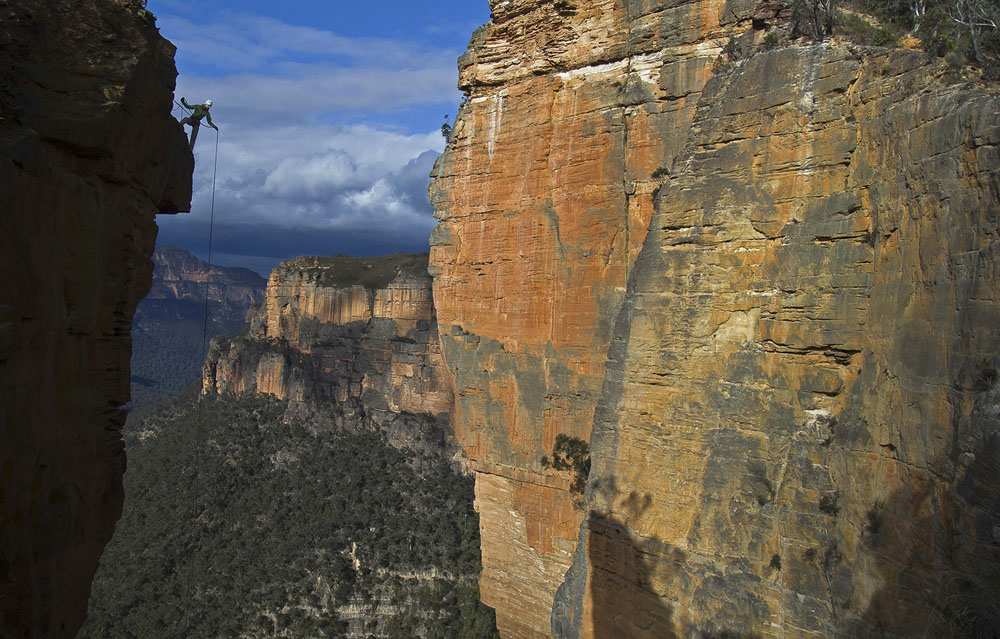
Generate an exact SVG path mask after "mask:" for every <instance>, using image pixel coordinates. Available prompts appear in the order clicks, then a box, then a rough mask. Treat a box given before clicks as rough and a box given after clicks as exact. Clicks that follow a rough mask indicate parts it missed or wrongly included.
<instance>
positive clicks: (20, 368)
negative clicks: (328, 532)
mask: <svg viewBox="0 0 1000 639" xmlns="http://www.w3.org/2000/svg"><path fill="white" fill-rule="evenodd" d="M173 53H174V48H173V46H172V45H171V44H170V43H169V42H167V41H166V40H163V39H162V38H161V37H160V36H159V34H158V32H157V30H156V28H155V24H154V20H153V17H152V15H151V14H149V13H148V12H146V11H145V10H142V9H140V8H139V7H138V3H135V2H123V1H115V0H94V1H88V2H68V1H62V0H54V1H45V2H43V1H41V0H22V1H19V2H16V3H9V2H8V3H2V4H0V59H2V60H3V62H2V63H0V109H2V113H0V118H2V120H0V211H3V214H2V215H0V260H2V263H3V280H4V285H3V288H2V291H0V388H3V401H2V404H3V411H2V414H0V415H2V416H0V635H2V636H4V637H73V636H74V635H75V634H76V631H77V628H78V627H79V625H80V623H81V622H82V620H83V616H84V614H85V612H86V605H87V595H88V592H89V589H90V580H91V578H92V577H93V574H94V570H95V569H96V567H97V561H98V558H99V556H100V553H101V550H102V549H103V547H104V545H105V543H106V542H107V541H108V539H109V538H110V537H111V533H112V531H113V528H114V523H115V521H116V520H117V518H118V516H119V514H120V511H121V500H122V489H121V479H122V473H123V471H124V468H125V456H124V450H123V446H122V442H121V437H120V433H119V430H120V428H121V425H122V423H123V422H124V419H125V415H124V413H123V412H122V411H121V410H120V407H121V406H122V405H124V404H125V403H126V402H127V401H128V399H129V366H128V362H129V352H130V339H129V327H130V325H131V320H132V313H133V311H134V310H135V306H136V304H137V303H138V301H139V300H140V299H141V298H142V296H143V295H145V293H146V291H147V290H148V289H149V285H150V271H151V270H152V263H151V262H150V256H151V255H152V253H153V244H154V240H155V237H156V225H155V223H154V215H155V214H156V213H174V212H177V211H182V210H187V209H188V208H189V207H190V197H191V171H192V167H193V158H192V157H191V154H190V152H189V151H188V150H187V146H186V144H185V136H184V134H183V132H182V130H181V128H180V126H179V125H178V124H177V123H176V121H174V120H173V119H172V118H171V117H170V106H171V100H172V91H173V86H174V79H175V77H176V71H175V68H174V64H173Z"/></svg>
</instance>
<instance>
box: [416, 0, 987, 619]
mask: <svg viewBox="0 0 1000 639" xmlns="http://www.w3.org/2000/svg"><path fill="white" fill-rule="evenodd" d="M491 6H492V8H493V21H492V22H491V23H490V24H488V25H486V26H485V27H483V28H482V29H480V30H479V31H478V32H477V33H476V35H475V36H474V37H473V40H472V43H471V45H470V49H469V51H468V52H467V53H466V54H465V55H464V56H463V57H462V59H461V60H460V78H461V79H460V84H461V88H463V89H465V90H466V92H467V94H468V100H467V101H466V103H465V104H464V105H463V107H462V109H461V111H460V114H459V116H458V118H457V120H456V122H455V126H454V130H453V133H452V138H451V140H450V141H449V146H448V150H447V151H446V153H445V154H444V155H443V156H442V158H441V159H440V160H439V162H438V164H437V165H436V167H435V172H434V175H433V177H434V178H435V180H434V181H433V183H432V185H431V198H432V201H433V202H434V205H435V212H436V215H437V217H438V218H439V219H440V221H441V223H440V225H439V226H438V227H437V229H436V230H435V232H434V234H433V235H432V238H431V244H432V247H431V266H430V270H431V273H432V275H433V276H434V299H435V304H436V306H437V313H438V322H439V326H440V332H441V344H442V350H443V353H444V359H445V362H446V364H447V367H448V370H449V372H450V373H451V375H452V377H453V379H454V383H455V390H456V415H455V430H456V436H457V437H458V439H459V441H460V442H461V443H462V445H463V447H464V448H465V450H466V453H467V455H468V457H469V458H470V460H471V464H472V467H473V469H474V470H476V471H477V473H478V474H477V492H476V496H477V505H478V508H479V510H480V517H481V531H482V544H483V572H482V577H481V591H482V594H483V599H484V601H485V603H487V604H488V605H490V606H493V607H494V608H496V610H497V622H498V627H499V628H500V630H501V633H502V635H503V636H504V637H509V638H513V637H548V636H560V637H595V638H604V637H619V636H620V637H688V636H785V637H790V636H833V635H837V634H841V635H844V636H857V635H858V634H864V633H866V632H867V633H872V632H877V631H878V630H877V629H878V628H887V629H891V631H893V632H897V633H900V634H903V635H906V634H907V633H908V632H911V631H912V630H913V628H912V626H911V625H914V626H915V625H917V624H919V623H924V622H928V621H927V620H928V616H929V615H928V614H923V615H922V616H921V615H917V614H915V613H916V612H920V611H923V612H924V613H928V611H932V610H935V609H934V608H932V607H928V606H926V605H924V604H921V603H913V602H911V603H905V602H906V601H907V597H906V594H905V593H906V592H907V589H908V588H910V587H912V586H913V585H914V584H915V583H916V582H917V581H919V579H916V578H915V576H914V575H915V574H916V573H912V572H908V571H909V570H910V568H911V567H912V566H913V565H915V564H918V563H921V562H920V561H919V560H918V559H917V557H915V556H914V553H913V551H912V550H910V551H907V550H905V549H904V546H906V545H907V544H909V545H911V546H913V547H916V546H918V545H919V544H920V543H923V542H926V543H928V544H930V546H931V547H932V548H933V551H930V555H929V556H930V557H933V558H934V560H933V561H931V562H930V563H931V564H934V565H935V566H936V568H935V569H938V570H939V572H938V573H936V574H937V575H938V577H937V578H936V581H933V580H932V581H933V583H934V584H935V586H934V587H933V588H932V592H933V593H935V594H936V595H942V593H944V592H945V590H944V589H945V586H946V584H944V583H943V582H944V581H946V579H945V578H944V577H941V575H942V574H944V571H945V568H946V567H945V566H943V565H942V563H943V561H944V560H943V557H945V556H946V555H947V551H946V550H945V549H944V546H946V545H947V543H951V542H947V543H946V542H945V541H944V538H943V537H935V536H934V535H933V534H930V535H925V534H923V533H916V532H914V529H915V528H919V527H921V526H923V525H930V526H931V527H932V528H935V529H940V530H943V529H945V528H948V527H949V526H950V525H951V524H952V523H954V522H956V521H959V520H961V521H962V522H964V523H963V525H965V526H966V527H965V528H964V529H963V530H964V532H963V533H962V535H964V536H961V539H963V540H965V541H969V540H971V539H974V538H975V537H976V535H980V534H985V533H981V532H975V530H978V529H977V528H976V526H979V528H980V529H982V530H986V529H987V528H989V529H990V530H993V529H992V528H990V527H991V526H993V525H994V523H991V522H997V523H1000V519H997V518H996V517H997V515H996V513H994V514H989V515H986V514H984V512H985V510H989V508H986V509H985V510H984V508H983V507H982V506H981V505H979V506H977V505H976V504H975V503H973V502H972V501H969V500H968V498H966V497H962V496H961V494H960V492H961V491H960V490H959V488H958V484H959V479H957V478H958V477H959V476H965V475H968V474H969V473H972V475H970V476H975V477H979V476H981V475H982V474H983V473H984V472H985V471H984V470H983V468H987V467H990V464H992V463H994V462H993V461H983V456H984V455H985V456H986V459H987V460H991V459H992V457H990V455H994V453H988V452H983V451H984V450H985V449H986V448H989V447H990V446H993V445H994V444H989V442H991V441H993V440H991V439H990V438H991V437H993V435H992V434H991V433H995V432H996V429H997V427H998V425H997V423H996V420H995V419H993V418H991V417H987V415H988V414H992V413H990V410H992V409H989V408H988V406H990V405H992V404H990V402H991V401H993V400H990V399H989V397H993V395H990V394H989V393H992V392H995V391H992V390H988V389H991V388H994V386H993V384H994V382H993V381H990V382H983V383H982V384H980V387H982V388H987V390H981V391H975V392H974V391H972V390H968V389H966V387H969V388H971V386H970V384H971V385H974V384H972V382H970V381H968V380H970V379H971V378H972V377H975V376H976V375H978V374H979V373H975V372H974V371H975V370H979V371H980V372H981V373H983V372H984V371H985V372H984V373H983V374H985V375H986V376H987V377H989V378H990V379H991V380H993V379H995V377H996V375H993V376H992V377H991V376H990V371H994V370H996V368H997V366H998V364H1000V362H997V361H996V353H997V352H998V350H1000V349H998V348H997V346H998V345H1000V339H998V336H997V333H996V328H995V327H996V326H997V325H1000V322H996V321H995V320H996V319H1000V318H997V317H996V316H997V312H996V308H997V307H998V305H997V304H996V302H997V300H996V295H995V293H992V292H987V291H994V290H996V286H995V285H996V273H997V272H998V269H997V262H996V259H997V258H996V255H997V253H996V246H997V245H996V244H995V242H996V239H997V226H996V220H997V217H998V204H997V191H998V188H997V186H996V182H995V177H994V178H991V177H989V176H991V175H995V172H996V170H997V164H998V161H997V147H996V144H997V139H998V138H997V135H998V131H997V123H996V120H995V118H992V117H991V116H990V115H989V114H991V113H995V109H996V95H995V92H994V91H992V90H984V89H977V90H972V89H967V90H959V89H958V88H956V87H953V86H949V85H948V83H947V79H946V78H944V77H943V76H942V73H943V71H942V70H941V68H940V67H939V66H935V65H932V64H928V63H927V62H925V60H924V59H923V58H922V57H920V56H919V55H918V54H914V53H898V54H893V55H892V56H891V57H889V56H888V54H887V53H885V52H884V51H882V52H876V51H865V52H863V53H852V51H851V49H849V48H847V47H845V46H843V45H837V44H834V45H830V44H825V45H811V44H809V43H798V44H796V45H795V46H792V45H790V44H788V40H787V32H788V31H790V29H787V27H788V23H787V21H786V16H785V15H783V14H782V13H781V11H780V10H779V8H776V7H772V6H769V5H766V4H754V3H732V2H730V3H719V2H698V3H682V4H676V3H672V4H670V5H667V4H666V3H657V2H645V3H640V2H630V1H626V2H612V1H607V2H597V3H590V4H589V5H587V6H583V4H582V3H558V2H557V3H555V4H554V5H553V4H550V3H542V2H529V1H520V2H519V1H517V0H509V1H505V2H493V3H491ZM766 28H770V29H773V30H774V32H775V33H776V34H777V35H778V37H779V42H783V43H784V44H782V45H781V46H779V47H777V49H776V50H773V51H771V50H764V49H765V48H764V47H762V46H760V41H761V40H762V38H763V36H764V30H765V29H766ZM730 38H732V45H730V46H728V47H726V48H727V51H729V52H730V53H722V49H723V46H724V45H726V44H727V42H728V41H729V40H730ZM782 38H785V39H784V40H782ZM986 282H989V284H987V283H986ZM626 291H627V294H626ZM976 353H989V355H987V356H984V357H981V358H980V359H981V361H974V360H976V357H977V355H975V354H976ZM970 376H971V377H970ZM960 380H966V381H960ZM948 388H952V389H966V390H952V391H947V390H945V389H948ZM935 389H937V390H935ZM977 392H978V393H980V394H978V395H977V394H976V393H977ZM983 393H985V395H984V394H983ZM956 411H957V413H956ZM956 414H961V415H963V417H962V418H958V417H956ZM956 419H957V420H958V421H956ZM990 420H993V421H990ZM956 424H960V425H958V426H956ZM592 431H593V432H592ZM948 433H952V434H953V435H954V436H955V437H957V439H949V436H948V435H947V434H948ZM955 433H958V434H957V435H955ZM973 433H974V434H973ZM558 434H567V435H570V436H572V437H578V438H582V439H585V440H591V447H592V455H593V462H594V467H593V471H592V473H591V477H590V481H589V483H588V487H587V490H586V493H585V494H584V495H583V496H575V495H574V494H572V493H571V491H570V484H571V479H572V478H571V477H569V476H568V473H566V472H558V471H554V470H551V469H546V468H544V467H543V466H542V464H541V458H542V456H543V455H545V454H551V451H552V448H553V443H554V441H555V437H556V435H558ZM976 442H978V443H976ZM984 447H985V448H984ZM989 450H992V448H989ZM963 451H964V452H963ZM977 451H978V452H977ZM965 453H968V454H969V455H971V457H966V458H965V459H966V463H967V464H971V463H973V462H972V461H970V460H974V459H979V460H980V462H979V463H980V466H979V467H978V469H974V468H971V467H969V466H957V465H956V462H955V459H957V458H956V457H954V455H956V454H958V455H959V457H960V456H961V454H965ZM949 456H950V457H949ZM963 473H965V475H963ZM945 476H948V477H952V478H954V479H952V480H949V481H940V478H941V477H945ZM969 481H972V480H969ZM976 481H979V480H976ZM991 495H992V493H991ZM990 499H993V497H991V498H990ZM991 503H993V502H991ZM998 503H1000V502H998ZM990 512H993V511H990ZM890 521H891V522H893V523H891V524H890V523H889V522H890ZM975 521H979V522H980V523H979V524H975V525H972V528H969V527H968V525H971V524H970V522H975ZM960 527H961V526H960ZM890 530H891V532H890ZM970 530H972V531H973V532H970ZM998 530H1000V528H998ZM904 531H905V532H904ZM973 533H974V534H973ZM993 534H994V533H992V532H990V533H989V535H993ZM894 535H895V536H898V537H902V538H903V539H904V540H905V541H900V542H889V541H888V539H889V538H890V537H892V536H894ZM578 540H582V542H583V543H582V544H580V545H579V547H578ZM963 543H964V542H963ZM991 543H993V542H991ZM990 552H993V551H990ZM987 555H989V553H987ZM897 559H898V560H899V561H900V562H902V563H901V564H899V565H897V564H894V563H893V562H894V561H896V560H897ZM991 561H994V562H995V561H996V557H994V558H993V559H992V560H991ZM993 565H995V563H994V564H993ZM921 577H926V575H924V574H923V573H921ZM557 590H558V596H557ZM942 596H943V595H942ZM911 599H912V598H911ZM940 612H941V611H940V610H937V611H935V613H940ZM897 613H898V615H897ZM928 623H929V622H928ZM908 624H911V625H908ZM931 625H932V624H931Z"/></svg>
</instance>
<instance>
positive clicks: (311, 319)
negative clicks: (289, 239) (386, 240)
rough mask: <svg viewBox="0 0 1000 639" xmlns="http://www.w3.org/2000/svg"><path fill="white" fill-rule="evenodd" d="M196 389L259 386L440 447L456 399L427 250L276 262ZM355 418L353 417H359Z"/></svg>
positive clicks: (400, 439)
mask: <svg viewBox="0 0 1000 639" xmlns="http://www.w3.org/2000/svg"><path fill="white" fill-rule="evenodd" d="M203 390H204V392H206V393H208V392H215V393H244V392H257V393H266V394H270V395H274V396H276V397H278V398H280V399H291V400H294V401H295V402H298V403H301V404H302V408H303V409H304V410H306V409H307V406H308V405H310V404H313V405H315V404H323V405H336V406H337V407H338V410H339V411H341V413H342V418H343V419H342V422H343V423H340V424H339V425H340V426H342V427H357V426H358V424H359V423H361V424H367V425H369V426H373V427H378V428H380V429H381V430H383V431H385V433H386V435H387V436H388V437H389V440H390V441H391V442H392V443H394V444H395V445H408V446H412V447H416V448H428V449H438V450H440V449H441V447H442V446H443V445H444V444H445V443H446V441H447V440H448V439H449V437H450V420H451V412H452V406H453V404H454V400H453V392H452V386H451V380H450V378H449V376H448V374H447V372H446V371H445V369H444V363H443V361H442V359H441V350H440V344H439V341H438V336H437V327H436V321H435V315H434V306H433V303H432V299H431V278H430V276H429V275H428V274H427V254H426V253H425V254H422V255H406V254H395V255H387V256H382V257H375V258H352V257H343V256H336V257H300V258H296V259H294V260H289V261H287V262H283V263H281V264H279V265H278V266H277V267H276V268H275V269H274V271H272V273H271V277H270V278H269V279H268V283H267V291H266V295H265V300H264V303H263V305H262V306H261V307H260V308H259V309H258V310H257V311H251V314H250V316H249V317H248V325H247V328H246V330H245V331H244V332H242V333H241V334H240V335H239V336H237V337H236V338H234V339H232V340H229V339H226V338H219V339H216V340H215V341H213V344H212V349H211V351H210V353H209V356H208V359H207V360H206V363H205V369H204V375H203ZM359 420H360V421H359Z"/></svg>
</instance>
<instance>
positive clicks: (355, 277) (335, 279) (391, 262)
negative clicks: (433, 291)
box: [278, 253, 429, 290]
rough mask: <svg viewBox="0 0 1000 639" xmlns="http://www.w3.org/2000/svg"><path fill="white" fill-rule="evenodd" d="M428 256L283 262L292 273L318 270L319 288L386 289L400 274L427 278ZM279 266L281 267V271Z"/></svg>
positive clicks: (392, 255) (395, 254)
mask: <svg viewBox="0 0 1000 639" xmlns="http://www.w3.org/2000/svg"><path fill="white" fill-rule="evenodd" d="M428 257H429V254H428V253H419V254H416V255H414V254H410V253H393V254H391V255H380V256H378V257H350V256H348V255H331V256H329V257H297V258H295V259H293V260H289V261H287V262H282V266H284V267H285V268H291V269H292V270H315V271H317V283H318V284H319V285H320V286H344V287H347V286H354V285H359V286H364V287H365V288H368V289H373V290H377V289H380V288H385V287H386V286H388V285H389V283H390V282H392V280H393V279H395V278H396V276H397V275H400V274H404V275H413V276H424V277H426V276H427V260H428ZM282 266H279V267H278V268H282Z"/></svg>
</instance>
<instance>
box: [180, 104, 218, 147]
mask: <svg viewBox="0 0 1000 639" xmlns="http://www.w3.org/2000/svg"><path fill="white" fill-rule="evenodd" d="M181 104H183V105H184V106H186V107H187V108H189V109H193V110H194V112H193V113H192V114H191V115H189V116H187V117H186V118H184V119H183V120H181V125H185V124H188V125H190V126H191V150H192V151H194V141H195V140H197V139H198V128H199V127H200V126H201V119H202V118H205V119H206V120H208V126H210V127H212V128H213V129H215V130H216V131H218V130H219V127H217V126H215V124H213V123H212V116H211V115H209V113H208V111H209V109H211V108H212V101H211V100H205V102H204V103H203V104H196V105H194V106H191V105H190V104H188V103H187V100H185V99H184V98H181Z"/></svg>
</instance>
